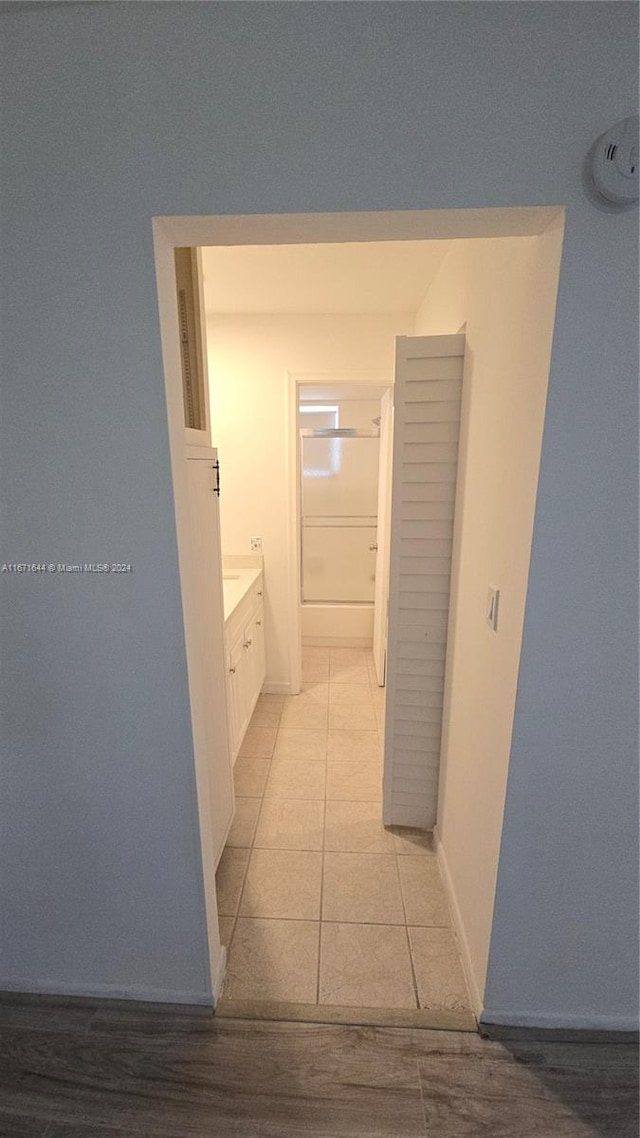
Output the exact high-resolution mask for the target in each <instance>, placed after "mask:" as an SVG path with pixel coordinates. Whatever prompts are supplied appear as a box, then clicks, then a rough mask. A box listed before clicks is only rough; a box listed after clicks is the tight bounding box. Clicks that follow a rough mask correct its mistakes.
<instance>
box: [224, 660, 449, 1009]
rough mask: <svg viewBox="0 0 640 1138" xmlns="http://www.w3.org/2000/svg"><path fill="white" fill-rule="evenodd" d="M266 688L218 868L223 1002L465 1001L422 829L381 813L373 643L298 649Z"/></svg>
mask: <svg viewBox="0 0 640 1138" xmlns="http://www.w3.org/2000/svg"><path fill="white" fill-rule="evenodd" d="M303 676H304V684H303V691H302V693H301V694H300V695H299V696H292V697H289V698H280V697H278V696H270V695H263V696H261V697H260V699H259V701H258V705H257V707H256V710H255V714H254V716H253V719H252V722H251V725H250V726H249V729H248V731H247V734H246V737H245V740H244V743H243V746H242V748H241V751H240V754H239V756H238V759H237V760H236V765H235V770H234V781H235V789H236V796H237V797H236V815H235V818H234V821H233V825H232V827H231V832H230V834H229V838H228V841H227V845H226V848H225V850H224V852H223V855H222V858H221V861H220V865H219V867H218V873H217V877H216V882H217V892H218V910H219V914H220V927H221V934H222V939H223V943H225V944H226V945H227V948H228V951H229V959H228V969H227V980H226V985H225V997H226V998H227V1000H234V999H236V1000H253V1001H260V1002H265V1001H278V1002H280V1001H284V1002H290V1003H309V1004H316V1005H330V1006H337V1007H356V1006H357V1007H369V1008H385V1009H389V1008H395V1009H414V1010H415V1009H419V1008H429V1009H434V1010H435V1009H438V1010H457V1009H466V1008H468V1007H469V999H468V995H467V991H466V988H465V983H464V978H463V974H462V969H461V966H460V961H459V958H458V954H457V949H456V944H455V940H454V937H453V932H452V929H451V924H450V920H449V913H448V907H447V902H446V898H445V895H444V892H443V888H442V884H441V881H440V877H439V872H438V865H437V862H436V857H435V853H434V852H433V846H432V842H431V835H430V834H427V833H425V832H423V831H416V830H409V829H399V828H395V827H391V828H385V827H384V826H383V825H382V822H381V797H382V795H381V781H382V729H383V720H384V692H383V690H382V689H380V688H379V687H378V685H377V682H376V678H375V672H374V668H373V659H372V656H371V653H370V652H368V651H365V650H364V649H353V648H305V649H304V650H303Z"/></svg>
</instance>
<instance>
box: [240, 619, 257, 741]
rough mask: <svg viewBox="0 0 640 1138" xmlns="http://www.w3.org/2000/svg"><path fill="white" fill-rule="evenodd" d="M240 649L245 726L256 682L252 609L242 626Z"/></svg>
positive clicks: (254, 703)
mask: <svg viewBox="0 0 640 1138" xmlns="http://www.w3.org/2000/svg"><path fill="white" fill-rule="evenodd" d="M242 649H243V652H244V670H243V677H242V678H243V684H244V693H245V700H246V707H247V726H248V725H249V722H250V720H251V716H252V714H253V709H254V707H255V705H256V699H257V698H258V697H257V695H256V690H255V688H256V683H255V670H256V666H255V655H256V650H255V615H254V610H252V612H251V616H250V617H249V620H248V621H247V623H246V624H245V626H244V634H243V643H242Z"/></svg>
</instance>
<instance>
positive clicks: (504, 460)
mask: <svg viewBox="0 0 640 1138" xmlns="http://www.w3.org/2000/svg"><path fill="white" fill-rule="evenodd" d="M561 242H562V225H561V224H559V223H558V224H555V225H554V226H553V227H551V228H550V229H549V230H548V231H547V233H545V234H544V235H543V236H542V237H539V238H534V237H531V238H515V239H514V238H512V239H506V240H498V241H491V240H489V241H465V242H457V243H455V244H454V245H452V247H451V249H450V251H449V253H448V254H447V256H446V258H445V260H444V262H443V264H442V266H441V268H440V270H439V272H438V275H437V277H436V279H435V280H434V281H433V282H432V284H431V286H430V287H429V290H428V292H427V294H426V296H425V299H424V301H423V304H422V306H421V308H420V310H419V312H418V314H417V316H416V334H427V335H442V334H446V333H447V332H453V331H455V330H457V329H458V328H459V327H460V325H461V324H462V323H465V324H466V366H465V382H464V396H463V420H462V431H461V440H460V470H459V480H458V498H457V508H456V539H455V555H454V570H453V576H452V590H451V594H452V603H451V612H450V625H449V642H448V661H447V663H448V666H447V692H446V706H445V716H444V731H443V747H442V759H441V777H440V801H439V810H438V832H439V837H440V841H441V854H442V856H443V857H444V859H445V862H446V867H447V872H448V878H449V882H450V887H451V889H452V892H453V895H454V897H455V903H456V909H457V913H458V916H459V921H460V925H461V928H462V938H461V939H462V941H463V944H464V946H465V955H466V958H467V965H468V969H469V971H470V973H471V978H472V987H473V989H474V992H475V993H476V996H477V1002H478V1003H479V1004H480V1006H482V1004H483V1002H484V1001H483V998H482V997H483V996H484V989H485V982H486V970H487V959H488V953H489V938H490V935H491V922H492V918H493V905H494V897H495V888H496V876H497V871H498V856H499V850H500V837H501V832H502V819H503V812H504V801H505V790H506V781H507V772H508V767H509V755H510V749H511V731H512V726H513V714H514V709H515V700H516V684H517V679H518V668H519V663H520V648H521V643H522V626H523V621H524V611H525V601H526V591H527V579H528V572H529V558H530V550H531V535H532V532H533V517H534V508H535V496H536V488H537V482H538V470H539V462H540V450H541V445H542V429H543V423H544V410H545V402H546V395H547V383H548V377H549V363H550V357H551V338H552V333H553V320H554V314H555V303H556V294H557V286H558V271H559V264H560V249H561ZM490 585H492V586H495V587H497V588H499V589H500V609H499V626H498V632H497V633H494V632H493V631H492V630H491V629H490V627H489V625H488V624H487V621H486V606H487V592H488V589H489V586H490Z"/></svg>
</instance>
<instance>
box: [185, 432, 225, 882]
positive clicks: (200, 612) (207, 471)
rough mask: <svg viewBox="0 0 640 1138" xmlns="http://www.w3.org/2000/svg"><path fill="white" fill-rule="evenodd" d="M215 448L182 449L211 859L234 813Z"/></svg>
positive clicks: (201, 782)
mask: <svg viewBox="0 0 640 1138" xmlns="http://www.w3.org/2000/svg"><path fill="white" fill-rule="evenodd" d="M216 460H217V455H216V451H215V450H213V449H211V448H209V447H197V448H196V447H190V448H188V450H187V473H188V487H189V512H190V521H191V534H190V538H191V543H192V550H193V565H194V570H195V575H194V579H193V581H192V582H191V589H190V596H189V604H190V605H192V606H193V614H194V624H195V626H196V627H197V632H198V644H197V661H194V663H195V664H196V666H195V668H194V669H193V674H190V676H189V683H190V691H191V699H192V724H193V742H194V750H195V761H196V778H197V782H198V805H199V810H200V823H201V826H202V828H203V830H206V833H207V841H208V842H210V849H211V851H212V853H213V857H214V863H215V864H217V862H218V859H219V858H220V855H221V853H222V850H223V848H224V843H225V841H226V838H227V834H228V832H229V827H230V825H231V821H232V819H233V813H234V807H235V802H234V794H233V772H232V762H231V754H230V749H229V735H228V730H227V699H226V698H225V695H226V692H225V685H226V679H227V677H226V676H225V669H224V666H223V654H222V652H221V651H220V646H221V644H222V643H223V638H224V611H223V595H222V580H221V572H220V523H219V517H218V498H217V496H216V493H215V487H216Z"/></svg>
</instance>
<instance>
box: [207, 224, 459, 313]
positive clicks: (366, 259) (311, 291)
mask: <svg viewBox="0 0 640 1138" xmlns="http://www.w3.org/2000/svg"><path fill="white" fill-rule="evenodd" d="M450 244H451V242H450V241H367V242H345V243H342V244H324V245H225V246H216V247H215V248H210V247H209V248H205V249H203V250H202V255H203V268H204V298H205V308H206V310H207V312H210V313H215V312H217V313H221V314H222V313H226V314H231V313H251V312H253V313H257V312H269V313H277V312H280V313H305V312H306V313H322V312H332V313H333V312H345V313H346V312H351V313H356V312H361V313H365V312H366V313H380V312H407V313H408V312H411V313H413V312H416V311H417V309H418V308H419V306H420V303H421V301H422V299H423V297H424V294H425V292H426V291H427V289H428V287H429V285H430V283H431V281H432V280H433V278H434V277H435V275H436V273H437V271H438V269H439V267H440V265H441V263H442V261H443V260H444V257H445V255H446V252H447V250H448V248H449V246H450Z"/></svg>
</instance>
